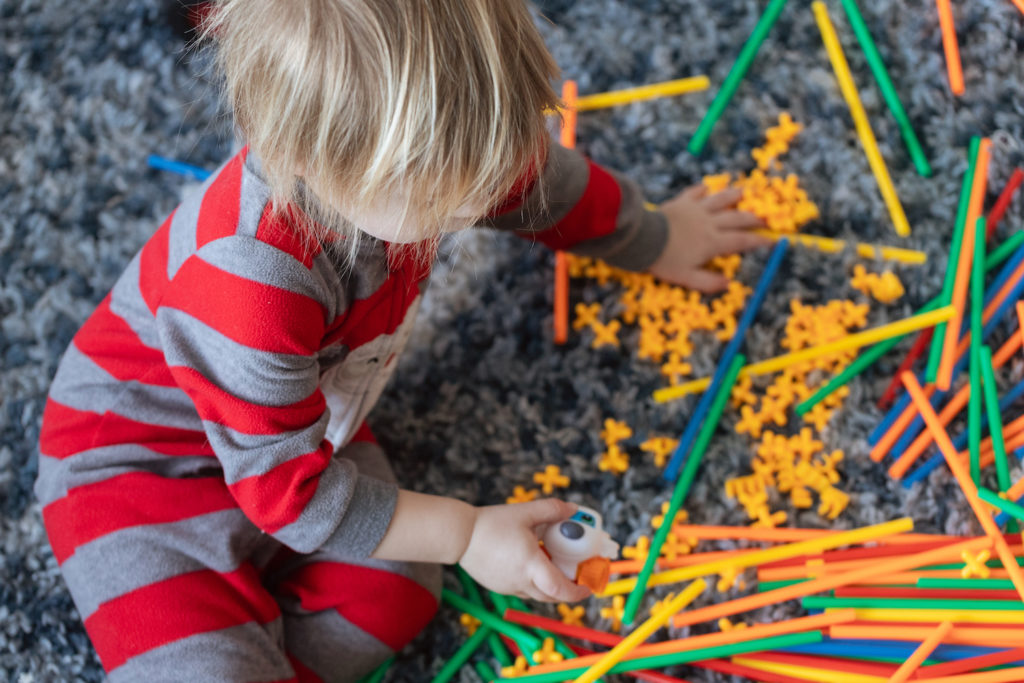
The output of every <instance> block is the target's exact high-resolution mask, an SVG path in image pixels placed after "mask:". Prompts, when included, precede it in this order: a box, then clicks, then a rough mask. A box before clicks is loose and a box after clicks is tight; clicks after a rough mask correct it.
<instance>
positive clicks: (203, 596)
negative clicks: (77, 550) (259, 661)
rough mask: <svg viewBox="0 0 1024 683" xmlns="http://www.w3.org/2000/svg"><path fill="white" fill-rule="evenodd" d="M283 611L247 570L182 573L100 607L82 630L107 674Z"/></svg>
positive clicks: (260, 622)
mask: <svg viewBox="0 0 1024 683" xmlns="http://www.w3.org/2000/svg"><path fill="white" fill-rule="evenodd" d="M280 614H281V612H280V610H279V608H278V606H277V603H276V602H274V599H273V598H272V597H271V596H270V594H269V593H268V592H267V591H266V589H265V588H263V586H262V585H260V581H259V576H258V575H257V574H256V571H255V570H254V569H253V568H252V566H251V565H249V564H245V565H243V566H242V567H240V568H239V569H237V570H235V571H233V572H228V573H224V574H221V573H218V572H215V571H212V570H209V569H204V570H200V571H196V572H189V573H187V574H181V575H180V576H175V577H173V578H170V579H166V580H164V581H159V582H157V583H152V584H150V585H148V586H143V587H142V588H139V589H136V590H134V591H131V592H130V593H126V594H124V595H122V596H120V597H118V598H115V599H113V600H110V601H108V602H105V603H103V604H102V605H100V608H99V609H98V610H97V611H96V612H95V613H94V614H92V616H90V617H89V618H88V619H86V620H85V628H86V631H88V633H89V638H91V639H92V642H93V645H95V646H96V652H97V653H98V654H99V656H100V661H101V662H103V668H104V669H106V670H107V671H108V672H109V671H112V670H114V669H116V668H117V667H119V666H121V665H122V664H124V663H125V662H127V661H128V660H129V659H131V658H132V657H134V656H136V655H139V654H142V653H143V652H148V651H150V650H153V649H155V648H158V647H160V646H161V645H166V644H168V643H171V642H173V641H175V640H180V639H181V638H186V637H188V636H191V635H195V634H198V633H207V632H210V631H218V630H221V629H225V628H231V627H233V626H239V625H241V624H247V623H250V622H256V623H257V624H266V623H269V622H271V621H273V620H274V619H276V618H277V617H278V616H280Z"/></svg>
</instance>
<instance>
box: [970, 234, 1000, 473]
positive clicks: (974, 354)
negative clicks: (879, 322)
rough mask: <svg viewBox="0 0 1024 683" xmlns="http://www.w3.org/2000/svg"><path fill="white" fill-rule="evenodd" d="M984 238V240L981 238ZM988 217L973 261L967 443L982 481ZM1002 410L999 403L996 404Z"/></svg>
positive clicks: (975, 469)
mask: <svg viewBox="0 0 1024 683" xmlns="http://www.w3.org/2000/svg"><path fill="white" fill-rule="evenodd" d="M979 238H980V239H979ZM984 263H985V219H984V218H979V219H978V220H977V222H976V223H975V225H974V258H973V259H972V260H971V346H970V354H971V357H970V381H971V393H970V396H969V398H968V404H967V443H968V447H969V448H970V455H971V479H973V480H974V485H975V486H978V485H980V484H981V413H982V397H981V391H982V389H981V337H982V323H981V311H982V309H983V308H984V305H985V303H984V302H985V266H984ZM996 410H997V411H998V410H999V406H998V405H997V406H996Z"/></svg>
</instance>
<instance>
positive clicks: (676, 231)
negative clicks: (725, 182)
mask: <svg viewBox="0 0 1024 683" xmlns="http://www.w3.org/2000/svg"><path fill="white" fill-rule="evenodd" d="M742 196H743V191H742V190H741V189H740V188H730V189H728V190H723V191H721V192H717V193H715V194H710V195H709V194H708V193H707V189H706V188H705V187H704V186H703V185H694V186H693V187H690V188H688V189H686V190H683V192H681V193H679V194H678V195H677V196H675V197H673V198H672V199H670V200H668V201H667V202H665V203H664V204H662V205H661V206H659V207H658V208H659V209H660V210H661V212H662V213H664V214H665V217H666V218H667V219H668V242H667V243H666V244H665V250H664V251H663V252H662V253H661V256H659V257H658V260H656V261H655V262H654V263H653V264H652V265H651V267H650V273H651V274H652V275H654V276H655V277H657V278H660V279H662V280H665V281H666V282H672V283H675V284H678V285H682V286H684V287H690V288H692V289H697V290H700V291H702V292H708V293H711V292H717V291H721V290H723V289H725V288H726V287H727V286H728V285H729V281H728V280H727V279H726V278H725V276H724V275H722V274H721V273H716V272H713V271H710V270H707V268H705V267H704V266H705V265H706V264H707V263H708V261H710V260H711V259H713V258H714V257H716V256H721V255H723V254H734V253H737V252H744V251H751V250H753V249H757V248H759V247H763V246H767V245H770V244H771V243H772V242H771V240H770V239H768V238H766V237H762V236H760V235H757V234H755V233H753V232H751V230H752V229H754V228H763V227H764V223H763V222H762V221H761V219H760V218H758V217H757V216H755V215H754V214H752V213H748V212H746V211H737V210H736V209H735V208H734V207H735V206H736V202H738V201H739V200H740V198H741V197H742Z"/></svg>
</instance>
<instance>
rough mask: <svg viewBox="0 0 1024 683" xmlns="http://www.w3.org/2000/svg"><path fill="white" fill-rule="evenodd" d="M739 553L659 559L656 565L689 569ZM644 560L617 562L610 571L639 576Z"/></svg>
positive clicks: (729, 552) (720, 552)
mask: <svg viewBox="0 0 1024 683" xmlns="http://www.w3.org/2000/svg"><path fill="white" fill-rule="evenodd" d="M736 554H737V551H735V550H717V551H714V552H708V553H694V554H692V555H683V556H681V557H676V558H673V559H671V560H670V559H668V558H665V557H661V558H658V562H657V564H656V565H655V566H656V567H659V568H661V569H673V568H675V567H689V566H690V565H691V564H702V563H704V562H714V561H715V560H724V559H725V558H727V557H736ZM643 566H644V561H643V560H615V561H614V562H612V563H611V564H610V567H609V569H610V571H611V573H612V574H639V573H640V570H641V569H643Z"/></svg>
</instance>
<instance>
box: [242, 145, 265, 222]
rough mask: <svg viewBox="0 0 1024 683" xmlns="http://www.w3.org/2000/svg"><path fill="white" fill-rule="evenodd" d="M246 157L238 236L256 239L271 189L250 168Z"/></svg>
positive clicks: (243, 168)
mask: <svg viewBox="0 0 1024 683" xmlns="http://www.w3.org/2000/svg"><path fill="white" fill-rule="evenodd" d="M249 156H251V155H249V154H247V155H246V164H245V165H244V166H243V167H242V187H241V192H240V194H241V197H240V198H239V205H238V229H237V230H236V231H235V234H236V235H240V236H243V237H256V229H257V228H258V227H259V225H260V218H261V217H262V216H263V211H264V210H265V209H266V207H267V202H268V201H269V200H270V188H269V187H267V184H266V183H265V182H263V180H262V179H261V178H260V177H259V175H257V174H256V173H254V172H253V169H252V168H251V167H250V166H249V163H248V158H249Z"/></svg>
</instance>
